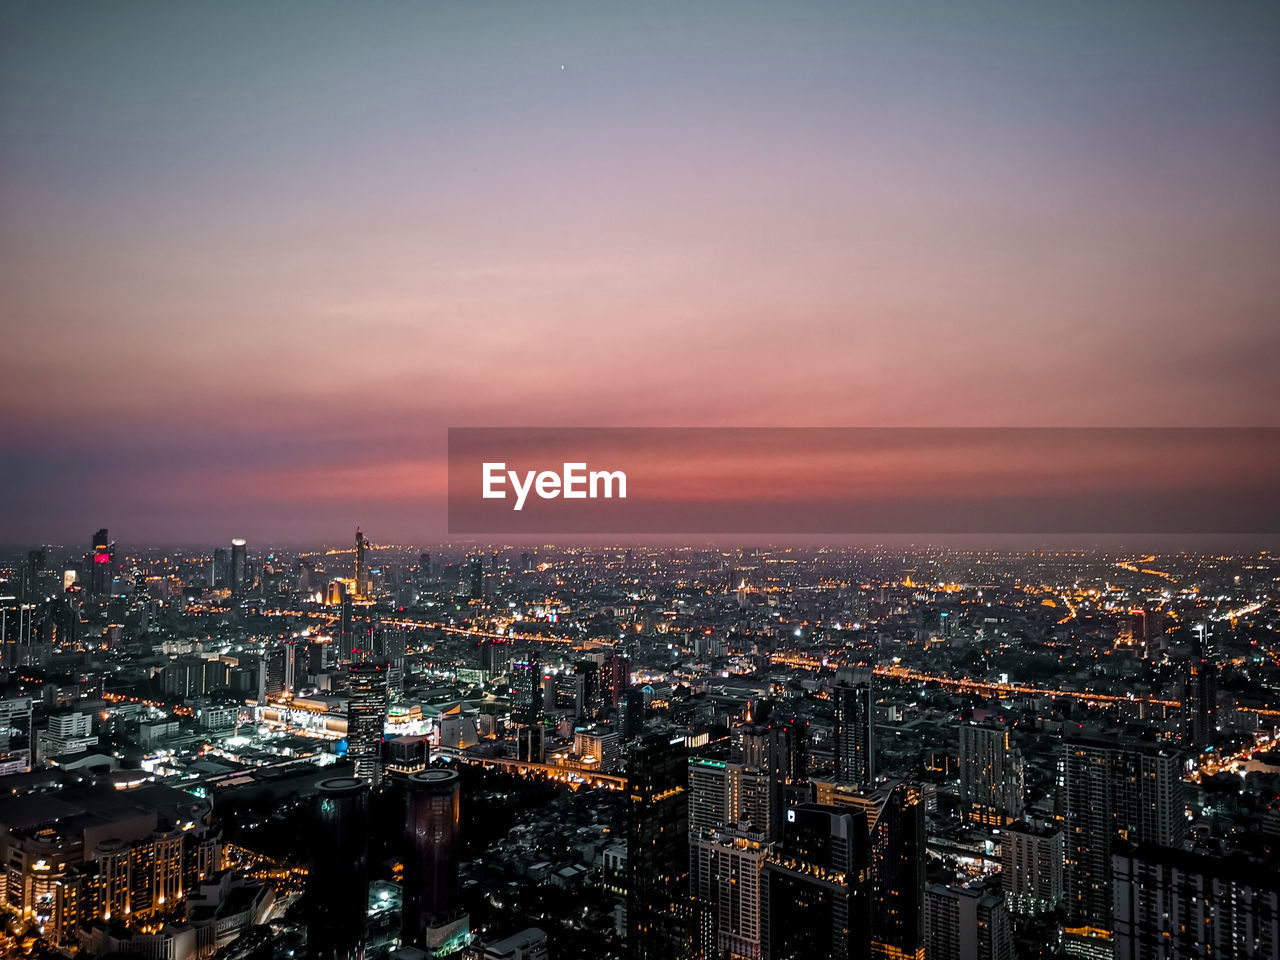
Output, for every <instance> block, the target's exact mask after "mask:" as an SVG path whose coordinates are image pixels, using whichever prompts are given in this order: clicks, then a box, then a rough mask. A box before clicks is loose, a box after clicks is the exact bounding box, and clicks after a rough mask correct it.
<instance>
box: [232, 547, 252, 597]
mask: <svg viewBox="0 0 1280 960" xmlns="http://www.w3.org/2000/svg"><path fill="white" fill-rule="evenodd" d="M230 573H231V576H230V580H229V582H228V584H227V585H228V586H229V587H230V588H231V595H232V596H233V597H243V596H244V595H245V591H247V590H248V589H249V584H248V582H247V581H248V578H249V548H248V546H247V545H246V544H245V542H244V540H242V539H241V538H240V537H236V538H235V539H234V540H232V541H231V571H230Z"/></svg>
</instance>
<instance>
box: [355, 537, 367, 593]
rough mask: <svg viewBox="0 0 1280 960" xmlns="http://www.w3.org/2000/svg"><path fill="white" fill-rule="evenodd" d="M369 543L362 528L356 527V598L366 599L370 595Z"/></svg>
mask: <svg viewBox="0 0 1280 960" xmlns="http://www.w3.org/2000/svg"><path fill="white" fill-rule="evenodd" d="M368 553H369V541H368V540H366V539H365V538H364V534H363V533H361V532H360V528H359V527H356V561H355V563H356V569H355V579H356V596H357V597H359V598H360V599H362V600H363V599H364V598H365V597H366V596H368V594H369V563H368Z"/></svg>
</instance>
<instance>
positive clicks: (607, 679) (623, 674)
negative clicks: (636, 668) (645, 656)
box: [604, 653, 631, 709]
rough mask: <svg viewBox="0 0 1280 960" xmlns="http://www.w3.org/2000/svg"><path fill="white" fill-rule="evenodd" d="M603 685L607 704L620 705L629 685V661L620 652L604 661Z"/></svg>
mask: <svg viewBox="0 0 1280 960" xmlns="http://www.w3.org/2000/svg"><path fill="white" fill-rule="evenodd" d="M604 686H605V699H606V700H607V702H608V704H609V706H611V707H614V708H615V709H616V708H618V707H621V706H622V705H623V701H624V700H625V698H626V696H627V690H628V689H630V687H631V661H630V660H628V659H627V658H626V657H624V656H622V654H620V653H615V654H612V655H611V656H610V657H609V659H608V660H606V661H605V675H604Z"/></svg>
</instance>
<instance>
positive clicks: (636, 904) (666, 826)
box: [627, 733, 697, 960]
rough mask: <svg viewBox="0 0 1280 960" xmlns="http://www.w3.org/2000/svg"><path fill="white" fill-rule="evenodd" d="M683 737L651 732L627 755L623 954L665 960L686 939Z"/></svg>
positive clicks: (683, 946) (643, 959)
mask: <svg viewBox="0 0 1280 960" xmlns="http://www.w3.org/2000/svg"><path fill="white" fill-rule="evenodd" d="M686 766H687V763H686V755H685V748H684V743H683V740H681V739H677V738H675V737H673V736H672V734H670V733H651V734H648V735H646V736H643V737H641V738H640V739H639V740H637V741H636V743H635V744H634V745H633V746H632V748H631V752H630V754H629V756H628V759H627V780H628V790H629V794H630V804H629V806H628V810H627V956H628V957H629V958H631V960H670V958H671V957H675V956H682V955H684V954H685V953H686V952H687V950H686V940H687V939H688V938H689V935H690V934H689V920H690V919H697V918H696V917H693V918H691V917H688V916H681V915H680V913H681V911H682V910H683V908H684V907H685V906H687V904H686V903H685V902H684V901H686V899H687V894H688V890H687V886H688V879H689V825H688V793H687V789H686V783H687V780H688V774H687V772H686Z"/></svg>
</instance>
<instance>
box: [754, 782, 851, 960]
mask: <svg viewBox="0 0 1280 960" xmlns="http://www.w3.org/2000/svg"><path fill="white" fill-rule="evenodd" d="M784 823H785V826H784V828H783V836H782V843H781V846H780V848H779V849H776V850H775V851H774V852H773V853H772V855H770V856H769V857H768V859H767V861H766V863H765V865H764V871H763V875H762V881H761V956H762V958H763V960H855V958H856V960H866V958H867V957H868V956H869V955H870V953H869V951H870V944H871V902H870V896H871V886H870V883H871V881H870V872H869V849H868V845H867V819H866V815H865V814H864V813H862V811H859V810H841V809H838V808H836V807H827V806H822V805H819V804H810V803H806V804H800V805H799V806H796V807H791V808H789V809H788V810H787V813H786V817H785V820H784Z"/></svg>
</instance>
